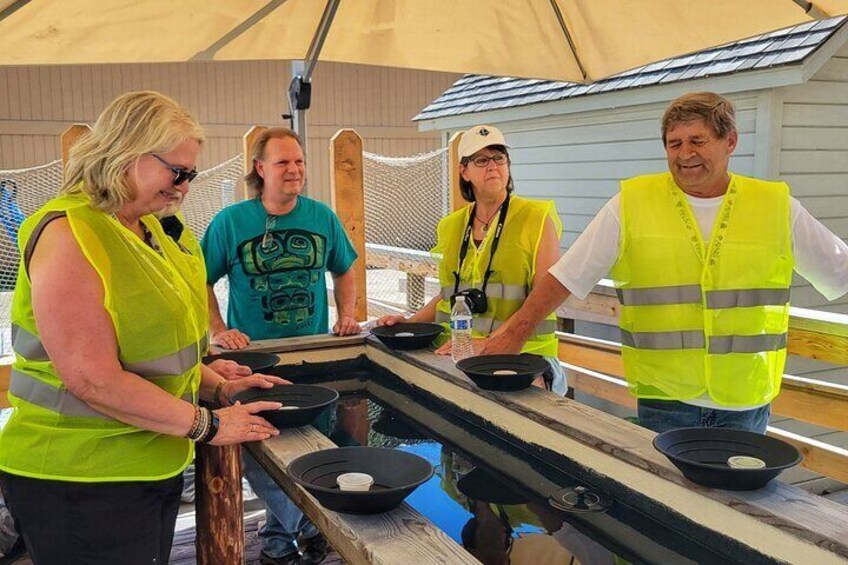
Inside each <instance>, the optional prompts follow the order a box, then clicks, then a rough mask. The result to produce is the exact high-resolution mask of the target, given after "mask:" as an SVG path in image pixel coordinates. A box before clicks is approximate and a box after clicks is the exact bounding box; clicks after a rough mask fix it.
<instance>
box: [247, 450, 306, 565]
mask: <svg viewBox="0 0 848 565" xmlns="http://www.w3.org/2000/svg"><path fill="white" fill-rule="evenodd" d="M243 453H244V476H245V477H246V478H247V481H248V482H249V483H250V486H251V487H252V488H253V490H254V492H256V495H257V496H258V497H259V498H260V499H261V500H262V501H263V502H264V503H265V525H264V526H263V527H262V528H260V529H259V545H260V547H261V548H262V552H263V553H265V554H266V555H267V556H268V557H272V558H277V557H282V556H284V555H287V554H289V553H292V552H293V551H296V550H297V543H296V542H295V540H297V536H298V534H303V537H305V538H311V537H313V536H315V535H317V534H318V528H316V527H315V524H313V523H312V522H310V521H309V519H308V518H307V517H306V516H304V515H303V512H301V511H300V508H298V507H297V505H296V504H295V503H294V502H292V500H291V499H290V498H289V497H288V496H286V494H285V493H284V492H283V490H282V489H281V488H280V486H279V485H278V484H277V483H275V482H274V479H272V478H271V476H270V475H268V473H266V472H265V470H264V469H263V468H262V466H260V465H259V463H257V462H256V459H254V458H253V456H252V455H250V453H248V452H247V450H244V451H243Z"/></svg>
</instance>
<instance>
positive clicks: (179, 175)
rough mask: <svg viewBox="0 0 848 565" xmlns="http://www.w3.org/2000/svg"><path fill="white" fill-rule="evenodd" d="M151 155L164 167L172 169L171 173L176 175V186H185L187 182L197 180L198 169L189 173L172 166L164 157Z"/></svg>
mask: <svg viewBox="0 0 848 565" xmlns="http://www.w3.org/2000/svg"><path fill="white" fill-rule="evenodd" d="M151 155H153V156H154V157H156V159H157V160H158V161H159V162H160V163H162V164H163V165H165V166H166V167H168V168H169V169H171V172H172V173H174V186H179V185H181V184H183V183H184V182H185V181H188V182H191V181H193V180H194V179H195V177H197V169H192V170H190V171H187V170H186V169H184V168H182V167H177V166H175V165H172V164H171V163H169V162H168V161H166V160H165V159H163V158H162V157H160V156H159V155H157V154H156V153H151Z"/></svg>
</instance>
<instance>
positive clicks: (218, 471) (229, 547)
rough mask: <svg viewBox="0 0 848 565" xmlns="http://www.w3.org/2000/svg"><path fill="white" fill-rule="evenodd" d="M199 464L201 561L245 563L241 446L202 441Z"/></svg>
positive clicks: (215, 564) (197, 506)
mask: <svg viewBox="0 0 848 565" xmlns="http://www.w3.org/2000/svg"><path fill="white" fill-rule="evenodd" d="M195 465H196V470H195V481H196V482H195V488H196V493H197V496H196V499H195V509H196V511H197V514H196V517H195V524H196V526H197V540H196V541H195V548H196V549H197V563H198V564H199V565H218V564H220V563H233V564H241V563H244V503H243V501H242V496H241V447H239V446H238V445H227V446H224V447H215V446H212V445H206V444H201V443H198V444H197V455H196V457H195Z"/></svg>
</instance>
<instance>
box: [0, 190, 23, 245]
mask: <svg viewBox="0 0 848 565" xmlns="http://www.w3.org/2000/svg"><path fill="white" fill-rule="evenodd" d="M17 197H18V185H17V183H16V182H15V181H13V180H11V179H6V180H0V223H2V224H3V228H4V229H5V230H6V233H7V234H8V235H9V239H11V240H12V242H13V244H14V245H17V243H18V230H19V229H20V227H21V224H22V223H23V221H24V219H25V218H26V216H24V213H23V212H21V209H20V208H19V207H18V202H17Z"/></svg>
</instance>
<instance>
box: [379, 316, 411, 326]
mask: <svg viewBox="0 0 848 565" xmlns="http://www.w3.org/2000/svg"><path fill="white" fill-rule="evenodd" d="M405 321H406V316H404V315H403V314H389V315H387V316H382V317H380V318H377V321H376V322H375V325H377V326H393V325H395V324H400V323H402V322H405Z"/></svg>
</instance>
